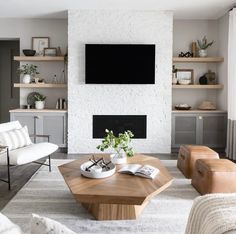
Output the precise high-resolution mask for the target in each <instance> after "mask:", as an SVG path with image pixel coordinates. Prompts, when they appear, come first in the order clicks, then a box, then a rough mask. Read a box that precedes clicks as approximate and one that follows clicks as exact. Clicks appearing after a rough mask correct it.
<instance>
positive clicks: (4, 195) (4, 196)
mask: <svg viewBox="0 0 236 234" xmlns="http://www.w3.org/2000/svg"><path fill="white" fill-rule="evenodd" d="M149 155H150V156H154V157H158V158H159V159H166V160H175V159H177V155H176V154H149ZM82 156H83V155H81V154H80V155H79V154H65V153H55V154H53V155H52V158H54V159H78V158H81V157H82ZM39 167H40V165H38V164H33V163H32V164H27V165H23V166H18V167H14V168H11V178H12V189H11V191H9V190H8V185H7V184H6V183H4V182H1V181H0V210H2V209H3V207H4V206H5V205H6V204H7V203H8V202H9V201H10V200H11V199H12V198H13V197H14V196H15V194H16V193H17V192H18V191H19V190H20V189H21V188H22V187H23V186H24V185H25V184H26V183H27V181H28V180H29V179H30V178H31V177H32V175H33V174H34V173H35V172H36V171H37V170H38V169H39ZM6 169H7V168H6V167H5V166H0V178H6V175H7V171H6Z"/></svg>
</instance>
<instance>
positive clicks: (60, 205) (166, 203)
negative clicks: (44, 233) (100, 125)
mask: <svg viewBox="0 0 236 234" xmlns="http://www.w3.org/2000/svg"><path fill="white" fill-rule="evenodd" d="M68 161H69V160H52V164H53V167H52V172H51V173H49V172H48V168H47V167H45V166H42V167H41V168H40V169H39V170H38V171H37V172H36V173H35V175H34V176H33V177H32V178H31V179H30V181H29V182H28V183H27V184H26V185H25V186H24V187H23V188H22V189H21V190H20V191H19V192H18V193H17V195H16V196H15V197H14V198H13V199H12V200H11V201H10V202H9V203H8V204H7V206H6V207H5V208H4V209H3V210H2V213H3V214H5V215H6V216H8V217H9V218H10V219H11V220H12V221H13V222H15V223H16V224H18V225H19V226H20V227H21V228H22V229H23V231H24V232H26V233H29V230H30V218H31V213H36V214H39V215H42V216H46V217H49V218H52V219H55V220H57V221H59V222H61V223H63V224H64V225H66V226H67V227H69V228H71V229H72V230H73V231H75V232H77V233H96V234H97V233H100V234H104V233H107V234H108V233H113V234H115V233H119V234H124V233H129V234H131V233H146V234H148V233H160V234H168V233H172V234H173V233H179V234H180V233H184V230H185V226H186V223H187V218H188V215H189V211H190V209H191V206H192V202H193V199H194V198H196V197H197V196H199V194H198V193H197V192H196V191H195V189H194V188H193V187H192V186H191V184H190V180H188V179H185V178H184V177H183V175H182V174H181V172H180V171H179V170H178V169H177V168H176V161H175V160H162V162H163V164H164V165H165V166H166V167H167V169H168V170H169V171H170V173H171V174H172V176H173V177H174V178H175V180H174V182H173V184H172V185H171V186H170V187H169V188H168V189H166V190H165V191H163V192H162V193H160V194H159V195H157V196H156V197H155V198H154V199H152V200H151V202H150V203H149V204H148V206H147V207H146V208H145V209H144V211H143V213H142V214H141V216H140V217H139V219H137V220H127V221H96V220H94V218H93V217H92V216H91V215H90V214H89V213H88V212H87V211H86V210H85V209H84V208H83V207H82V206H81V205H80V204H79V203H76V201H75V200H74V198H73V197H72V195H71V193H70V191H69V189H68V187H67V185H66V184H65V182H64V180H63V178H62V176H61V174H60V172H59V171H58V169H57V166H58V165H61V164H64V163H66V162H68Z"/></svg>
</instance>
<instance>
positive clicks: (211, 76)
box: [205, 70, 216, 85]
mask: <svg viewBox="0 0 236 234" xmlns="http://www.w3.org/2000/svg"><path fill="white" fill-rule="evenodd" d="M205 76H206V78H207V84H209V85H215V84H216V73H215V72H212V71H211V70H208V72H207V73H206V74H205Z"/></svg>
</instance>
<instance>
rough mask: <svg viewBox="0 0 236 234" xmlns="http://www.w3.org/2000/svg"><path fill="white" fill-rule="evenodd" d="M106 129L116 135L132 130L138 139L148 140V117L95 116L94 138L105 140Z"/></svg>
mask: <svg viewBox="0 0 236 234" xmlns="http://www.w3.org/2000/svg"><path fill="white" fill-rule="evenodd" d="M105 129H108V130H112V131H113V132H114V134H115V135H118V134H119V133H122V132H124V131H127V130H130V131H132V132H133V134H134V138H136V139H144V138H147V116H146V115H93V138H104V137H105V135H106V134H105Z"/></svg>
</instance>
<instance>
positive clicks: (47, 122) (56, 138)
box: [42, 114, 67, 147]
mask: <svg viewBox="0 0 236 234" xmlns="http://www.w3.org/2000/svg"><path fill="white" fill-rule="evenodd" d="M66 128H67V127H66V114H51V115H50V114H45V115H44V116H43V121H42V131H43V134H46V135H50V142H52V143H55V144H57V145H58V146H59V147H66Z"/></svg>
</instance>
